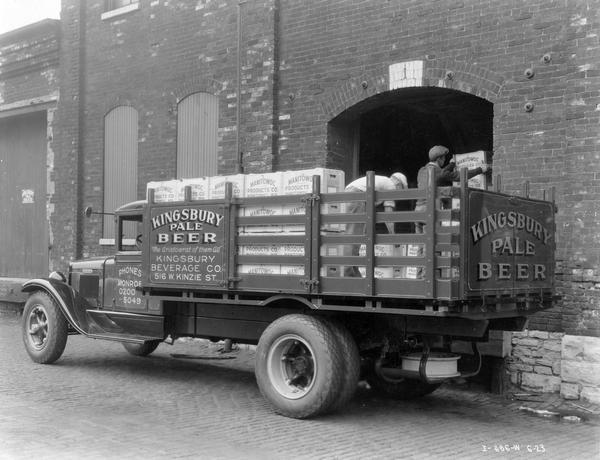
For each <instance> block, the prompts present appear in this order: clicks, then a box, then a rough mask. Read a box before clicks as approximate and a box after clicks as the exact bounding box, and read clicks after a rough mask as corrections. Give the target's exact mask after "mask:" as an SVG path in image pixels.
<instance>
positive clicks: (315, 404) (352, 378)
mask: <svg viewBox="0 0 600 460" xmlns="http://www.w3.org/2000/svg"><path fill="white" fill-rule="evenodd" d="M348 350H350V356H351V357H350V358H348ZM354 351H355V352H356V353H354ZM358 365H359V359H358V350H357V349H356V344H355V343H354V341H353V340H352V337H351V336H350V334H349V333H348V332H347V331H346V330H345V329H343V328H342V326H339V325H336V324H333V323H331V322H329V321H326V320H323V319H320V318H316V317H313V316H308V315H302V314H291V315H286V316H283V317H281V318H279V319H277V320H275V321H274V322H273V323H271V324H270V325H269V326H268V327H267V329H265V331H264V332H263V334H262V336H261V338H260V341H259V343H258V347H257V350H256V363H255V374H256V381H257V383H258V387H259V389H260V391H261V393H262V395H263V396H264V398H265V399H266V400H267V402H268V403H269V404H270V405H271V406H272V407H273V409H274V410H275V411H276V412H278V413H280V414H282V415H285V416H287V417H292V418H300V419H303V418H308V417H314V416H316V415H318V414H322V413H324V412H327V411H329V410H334V409H337V408H339V407H340V406H341V405H343V404H345V403H346V402H347V401H348V400H349V399H350V398H351V397H352V394H353V393H354V390H355V389H356V384H357V381H358V370H355V369H354V368H355V367H356V369H358Z"/></svg>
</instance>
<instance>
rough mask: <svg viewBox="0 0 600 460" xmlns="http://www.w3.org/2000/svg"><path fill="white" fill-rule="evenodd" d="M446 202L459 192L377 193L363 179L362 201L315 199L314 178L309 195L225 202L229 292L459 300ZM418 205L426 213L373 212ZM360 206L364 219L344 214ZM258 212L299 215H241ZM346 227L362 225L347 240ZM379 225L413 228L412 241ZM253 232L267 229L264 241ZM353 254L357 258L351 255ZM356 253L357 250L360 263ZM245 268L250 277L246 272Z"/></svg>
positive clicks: (454, 231) (356, 195)
mask: <svg viewBox="0 0 600 460" xmlns="http://www.w3.org/2000/svg"><path fill="white" fill-rule="evenodd" d="M227 195H228V194H227V193H226V200H227ZM229 196H230V195H229ZM452 197H454V198H458V197H459V189H458V188H452V187H444V188H439V189H438V188H436V187H435V183H434V181H433V178H431V181H430V183H429V187H428V188H426V189H407V190H399V191H389V192H376V191H375V190H374V175H373V174H372V173H368V174H367V191H366V193H360V192H351V193H324V194H321V193H320V184H319V178H318V177H316V176H315V178H314V183H313V192H312V193H311V194H307V195H299V196H275V197H264V198H230V199H229V200H230V201H229V203H228V205H229V206H230V213H229V216H230V219H231V221H232V222H235V224H233V223H232V224H231V225H230V228H231V232H230V235H229V241H230V245H229V248H230V253H229V258H228V260H229V269H230V273H229V283H228V288H229V289H233V290H235V291H240V292H243V291H259V292H276V293H303V294H313V295H314V294H317V295H324V296H326V295H335V296H340V295H343V296H364V297H384V298H392V297H393V298H404V299H408V298H413V299H446V300H453V299H458V295H459V280H458V278H457V276H458V272H459V270H458V268H459V258H458V255H459V251H460V248H459V242H460V239H459V238H458V233H459V228H460V227H459V226H456V225H452V224H451V223H450V222H452V221H454V222H458V220H459V211H457V210H451V209H443V208H444V207H448V206H449V204H448V203H450V200H451V198H452ZM423 199H426V200H427V201H426V203H427V206H426V210H425V211H395V212H382V211H380V210H379V209H377V207H376V203H377V202H381V201H383V200H393V201H396V202H409V203H410V204H411V207H412V206H413V202H414V200H423ZM360 201H362V202H364V203H365V207H364V208H365V212H364V213H348V212H346V210H347V209H348V207H349V205H350V203H352V202H360ZM259 204H260V205H262V206H271V207H274V206H277V205H282V206H284V205H287V206H290V205H294V206H296V205H297V206H298V207H300V206H301V207H303V208H304V214H296V215H282V214H277V215H270V216H255V217H249V216H245V215H244V214H245V213H244V209H245V208H246V207H251V206H256V205H259ZM442 223H444V225H445V226H444V225H443V224H442ZM349 224H362V225H363V226H364V232H363V234H358V235H352V234H348V233H346V231H347V229H348V225H349ZM385 224H404V228H405V229H406V227H407V226H408V227H412V228H411V233H393V234H389V233H382V232H381V227H384V226H385ZM407 224H408V225H407ZM417 224H424V230H423V232H422V233H415V230H414V228H415V227H416V226H417ZM253 226H261V227H263V229H264V228H265V227H268V226H272V227H273V228H272V232H270V233H266V232H264V233H251V232H248V229H251V228H252V227H253ZM288 226H293V227H294V232H287V231H286V227H288ZM298 229H302V230H303V231H298ZM352 246H354V248H355V253H354V254H352V255H351V247H352ZM248 247H252V248H254V249H256V248H263V249H265V253H264V254H259V253H255V254H247V253H245V252H244V251H245V249H246V248H248ZM274 247H279V250H280V251H281V252H282V253H276V254H273V253H269V252H268V251H269V249H268V248H271V249H272V248H274ZM356 248H360V255H357V254H358V252H357V251H356ZM381 248H384V249H385V251H384V253H381V251H382V249H381ZM274 251H277V250H274ZM258 252H260V251H258ZM386 252H387V253H386ZM277 266H279V267H281V271H280V272H279V273H267V271H268V270H267V269H269V268H272V267H277ZM244 267H253V268H254V269H255V271H254V272H253V273H249V272H244V270H245V268H244ZM347 267H364V268H361V271H362V276H361V277H356V276H344V274H345V273H344V272H345V269H346V268H347ZM261 268H264V269H265V270H264V272H263V273H261Z"/></svg>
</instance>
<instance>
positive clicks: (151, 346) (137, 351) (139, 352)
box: [123, 340, 160, 356]
mask: <svg viewBox="0 0 600 460" xmlns="http://www.w3.org/2000/svg"><path fill="white" fill-rule="evenodd" d="M159 344H160V340H149V341H148V342H144V343H129V342H123V347H124V348H125V350H127V351H128V352H129V353H131V354H132V355H134V356H148V355H149V354H150V353H152V352H153V351H154V350H156V347H158V345H159Z"/></svg>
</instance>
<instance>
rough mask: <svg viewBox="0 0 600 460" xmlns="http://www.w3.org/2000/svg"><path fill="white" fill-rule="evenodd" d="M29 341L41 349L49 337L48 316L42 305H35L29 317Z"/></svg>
mask: <svg viewBox="0 0 600 460" xmlns="http://www.w3.org/2000/svg"><path fill="white" fill-rule="evenodd" d="M27 325H28V328H27V330H28V332H29V341H30V342H31V345H32V346H33V347H34V348H35V349H36V350H41V349H42V348H44V346H45V345H46V340H47V339H48V316H47V314H46V310H45V309H44V307H42V306H41V305H37V306H35V307H34V308H33V309H32V310H31V312H30V313H29V317H28V318H27Z"/></svg>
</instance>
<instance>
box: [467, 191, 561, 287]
mask: <svg viewBox="0 0 600 460" xmlns="http://www.w3.org/2000/svg"><path fill="white" fill-rule="evenodd" d="M468 205H469V212H468V225H467V227H466V228H467V235H465V237H466V238H467V244H466V248H467V271H468V276H467V282H468V289H469V290H484V289H485V290H489V289H492V290H493V289H497V290H510V291H512V292H518V291H519V289H531V288H532V287H535V288H540V289H546V288H548V289H549V288H551V287H552V280H553V279H554V276H553V270H554V266H553V264H552V263H549V261H553V258H552V254H553V253H554V248H555V240H554V209H553V204H552V203H549V202H535V201H532V200H530V199H523V198H519V197H511V198H510V199H509V200H507V199H506V198H505V197H499V196H498V195H497V194H494V193H490V192H486V191H483V190H470V191H469V202H468Z"/></svg>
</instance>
